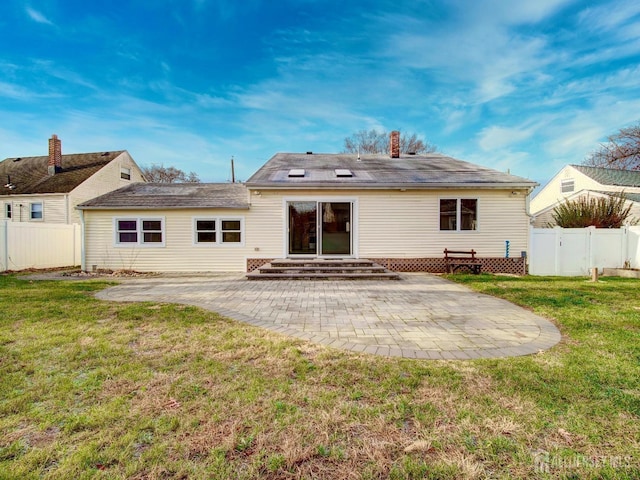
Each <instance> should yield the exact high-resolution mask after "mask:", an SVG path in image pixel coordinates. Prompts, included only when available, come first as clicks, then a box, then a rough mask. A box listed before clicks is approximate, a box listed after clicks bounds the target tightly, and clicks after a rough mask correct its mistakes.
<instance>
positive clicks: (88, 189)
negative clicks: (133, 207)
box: [69, 152, 144, 223]
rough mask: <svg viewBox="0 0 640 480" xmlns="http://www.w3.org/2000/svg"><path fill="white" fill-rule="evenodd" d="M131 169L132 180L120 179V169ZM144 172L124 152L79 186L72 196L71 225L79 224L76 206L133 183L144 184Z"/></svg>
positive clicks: (70, 195)
mask: <svg viewBox="0 0 640 480" xmlns="http://www.w3.org/2000/svg"><path fill="white" fill-rule="evenodd" d="M123 167H124V168H129V169H130V170H131V180H124V179H122V178H120V169H121V168H123ZM143 181H144V178H143V177H142V172H141V171H140V169H139V168H138V166H137V165H136V163H135V162H134V161H133V159H132V158H131V156H130V155H129V154H128V153H127V152H122V153H121V154H120V155H118V156H117V157H116V158H114V159H113V160H112V161H111V162H109V163H108V164H107V165H105V166H104V167H103V168H101V169H100V170H98V171H97V172H96V173H94V174H93V175H92V176H91V177H89V178H88V179H87V180H85V181H84V182H82V183H81V184H80V185H78V186H77V187H76V188H75V189H74V190H73V191H72V192H71V193H70V194H69V198H70V205H69V209H70V212H69V218H70V223H79V222H80V215H79V213H78V211H77V210H76V209H75V206H76V205H78V204H80V203H82V202H86V201H87V200H91V199H92V198H95V197H98V196H100V195H104V194H105V193H109V192H111V191H113V190H117V189H118V188H121V187H126V186H127V185H130V184H131V183H135V182H143Z"/></svg>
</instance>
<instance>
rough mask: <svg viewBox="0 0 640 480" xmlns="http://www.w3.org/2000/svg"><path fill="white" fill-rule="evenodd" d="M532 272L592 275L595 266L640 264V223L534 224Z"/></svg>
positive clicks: (530, 269) (539, 273)
mask: <svg viewBox="0 0 640 480" xmlns="http://www.w3.org/2000/svg"><path fill="white" fill-rule="evenodd" d="M530 245H531V254H530V256H529V273H530V274H531V275H562V276H568V277H571V276H582V275H589V273H590V271H591V269H592V268H598V269H599V270H601V269H602V268H624V267H631V268H640V227H622V228H611V229H609V228H595V227H588V228H560V227H555V228H532V229H531V242H530Z"/></svg>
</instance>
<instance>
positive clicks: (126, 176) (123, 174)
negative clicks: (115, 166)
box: [120, 167, 131, 180]
mask: <svg viewBox="0 0 640 480" xmlns="http://www.w3.org/2000/svg"><path fill="white" fill-rule="evenodd" d="M120 178H121V179H123V180H131V169H130V168H125V167H122V168H120Z"/></svg>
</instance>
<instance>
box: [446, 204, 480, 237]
mask: <svg viewBox="0 0 640 480" xmlns="http://www.w3.org/2000/svg"><path fill="white" fill-rule="evenodd" d="M477 229H478V199H477V198H441V199H440V230H441V231H447V230H449V231H456V232H459V231H465V230H477Z"/></svg>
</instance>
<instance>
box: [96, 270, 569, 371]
mask: <svg viewBox="0 0 640 480" xmlns="http://www.w3.org/2000/svg"><path fill="white" fill-rule="evenodd" d="M97 296H98V298H101V299H104V300H113V301H120V302H122V301H125V302H135V301H154V302H173V303H182V304H189V305H196V306H199V307H202V308H206V309H208V310H212V311H215V312H218V313H220V314H222V315H224V316H227V317H230V318H233V319H235V320H238V321H241V322H246V323H249V324H251V325H255V326H258V327H261V328H266V329H269V330H272V331H275V332H279V333H282V334H285V335H290V336H292V337H297V338H301V339H304V340H309V341H311V342H315V343H319V344H323V345H327V346H330V347H334V348H340V349H345V350H352V351H355V352H366V353H371V354H374V355H388V356H397V357H408V358H424V359H472V358H491V357H511V356H519V355H528V354H533V353H537V352H540V351H543V350H546V349H548V348H551V347H552V346H553V345H555V344H556V343H558V342H559V341H560V332H559V331H558V329H557V328H556V327H555V326H554V325H553V324H552V323H551V322H549V321H548V320H546V319H544V318H542V317H539V316H537V315H535V314H533V313H531V312H529V311H528V310H525V309H523V308H521V307H518V306H516V305H514V304H512V303H509V302H507V301H505V300H501V299H498V298H495V297H491V296H488V295H483V294H480V293H476V292H473V291H471V290H469V289H467V288H466V287H463V286H461V285H458V284H455V283H453V282H450V281H448V280H445V279H443V278H440V277H437V276H434V275H428V274H421V273H415V274H402V279H401V280H399V281H360V280H358V281H304V280H279V281H247V280H246V279H245V278H244V275H241V274H225V275H205V276H195V275H194V276H162V277H143V278H134V279H127V280H126V281H125V282H124V283H122V284H121V285H118V286H116V287H111V288H108V289H106V290H103V291H101V292H99V293H98V294H97Z"/></svg>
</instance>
